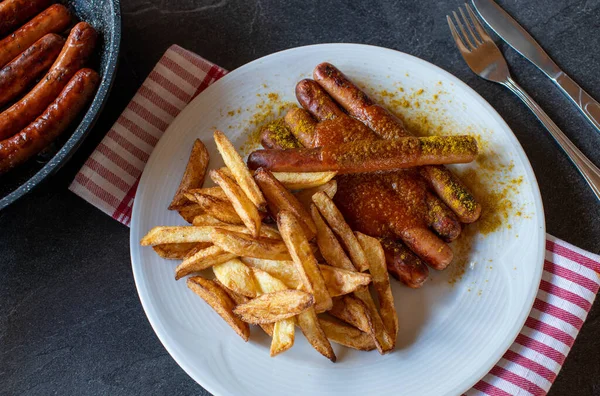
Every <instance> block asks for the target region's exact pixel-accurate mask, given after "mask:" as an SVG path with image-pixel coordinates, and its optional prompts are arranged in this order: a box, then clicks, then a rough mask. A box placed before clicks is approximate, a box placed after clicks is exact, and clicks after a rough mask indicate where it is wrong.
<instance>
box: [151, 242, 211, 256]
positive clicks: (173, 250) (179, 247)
mask: <svg viewBox="0 0 600 396" xmlns="http://www.w3.org/2000/svg"><path fill="white" fill-rule="evenodd" d="M196 245H197V244H196V243H193V242H191V243H164V244H162V245H155V246H152V249H154V251H155V252H156V253H157V254H158V255H159V256H160V257H162V258H164V259H170V260H181V259H183V258H184V257H185V255H186V254H187V253H188V252H189V251H190V250H192V249H193V248H194V247H196ZM211 245H212V243H211Z"/></svg>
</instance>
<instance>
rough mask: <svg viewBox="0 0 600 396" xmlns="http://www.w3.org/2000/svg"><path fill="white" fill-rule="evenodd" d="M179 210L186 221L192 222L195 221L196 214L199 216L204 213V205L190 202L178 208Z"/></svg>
mask: <svg viewBox="0 0 600 396" xmlns="http://www.w3.org/2000/svg"><path fill="white" fill-rule="evenodd" d="M186 200H187V198H186ZM177 212H178V213H179V215H180V216H181V217H182V218H183V219H184V220H185V221H187V222H188V223H191V222H192V221H194V218H195V217H196V216H199V215H201V214H203V213H204V209H202V207H201V206H200V205H198V204H197V203H193V202H190V203H189V204H187V205H185V206H182V207H180V208H179V209H177Z"/></svg>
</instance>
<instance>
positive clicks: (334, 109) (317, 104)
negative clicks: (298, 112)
mask: <svg viewBox="0 0 600 396" xmlns="http://www.w3.org/2000/svg"><path fill="white" fill-rule="evenodd" d="M296 99H298V103H300V105H302V107H304V108H305V109H306V110H308V111H309V112H310V113H311V114H312V115H313V116H315V117H316V118H317V119H318V120H319V121H324V120H330V119H333V118H336V117H343V116H345V115H346V113H344V112H343V111H342V109H340V107H339V106H338V105H337V104H336V103H335V102H334V101H333V100H331V97H330V96H329V95H328V94H327V92H324V91H323V88H322V87H321V86H320V85H319V84H317V83H316V82H315V81H314V80H311V79H308V78H306V79H304V80H301V81H300V82H298V84H296Z"/></svg>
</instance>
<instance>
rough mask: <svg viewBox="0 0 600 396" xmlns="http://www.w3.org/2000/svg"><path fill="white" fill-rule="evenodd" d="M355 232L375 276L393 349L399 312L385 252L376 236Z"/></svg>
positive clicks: (376, 287) (381, 309)
mask: <svg viewBox="0 0 600 396" xmlns="http://www.w3.org/2000/svg"><path fill="white" fill-rule="evenodd" d="M355 234H356V237H357V238H358V242H359V243H360V244H361V246H362V248H363V250H364V252H365V254H366V255H367V260H368V261H369V272H370V273H371V277H372V278H373V287H374V288H375V291H376V292H377V298H378V299H379V313H380V315H381V320H382V321H383V326H384V327H385V330H386V332H387V333H388V335H389V337H390V342H391V344H392V345H391V349H393V348H394V346H395V344H396V336H397V335H398V314H397V313H396V307H395V306H394V296H393V295H392V288H391V287H390V278H389V275H388V271H387V265H386V263H385V253H384V251H383V248H382V246H381V243H380V242H379V240H377V239H376V238H373V237H370V236H368V235H365V234H363V233H360V232H356V233H355Z"/></svg>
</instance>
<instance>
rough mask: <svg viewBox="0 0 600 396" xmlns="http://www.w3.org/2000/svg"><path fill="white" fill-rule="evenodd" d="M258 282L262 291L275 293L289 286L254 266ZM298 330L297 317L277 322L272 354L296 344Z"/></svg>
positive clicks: (272, 342)
mask: <svg viewBox="0 0 600 396" xmlns="http://www.w3.org/2000/svg"><path fill="white" fill-rule="evenodd" d="M252 272H253V273H254V277H255V279H256V282H257V283H258V285H259V287H260V289H261V291H262V293H274V292H277V291H281V290H286V289H287V286H286V285H285V284H284V283H283V282H282V281H280V280H279V279H277V278H274V277H272V276H271V275H269V274H268V273H267V272H265V271H262V270H259V269H258V268H252ZM295 331H296V319H295V318H289V319H284V320H281V321H279V322H275V326H274V327H273V339H272V340H271V356H276V355H278V354H280V353H281V352H285V351H287V350H288V349H290V348H291V347H292V345H294V337H295Z"/></svg>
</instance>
